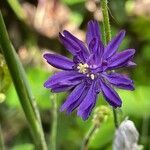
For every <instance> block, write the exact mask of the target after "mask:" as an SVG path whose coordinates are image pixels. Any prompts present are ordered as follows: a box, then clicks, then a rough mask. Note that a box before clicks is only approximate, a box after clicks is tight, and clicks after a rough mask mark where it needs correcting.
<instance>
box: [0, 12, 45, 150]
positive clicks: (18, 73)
mask: <svg viewBox="0 0 150 150" xmlns="http://www.w3.org/2000/svg"><path fill="white" fill-rule="evenodd" d="M0 47H1V49H2V53H3V55H4V58H5V60H6V63H7V65H8V69H9V71H10V74H11V77H12V80H13V83H14V85H15V88H16V91H17V94H18V96H19V100H20V103H21V106H22V108H23V111H24V113H25V116H26V119H27V121H28V123H29V126H30V129H31V133H32V136H33V139H34V142H35V145H36V150H47V146H46V142H45V138H44V133H43V129H42V125H41V119H40V115H39V111H38V108H37V106H36V102H35V98H34V96H33V94H32V91H31V89H30V86H29V84H28V81H27V77H26V74H25V70H24V68H23V66H22V64H21V62H20V60H19V58H18V55H17V53H16V51H15V49H14V47H13V46H12V44H11V42H10V40H9V37H8V33H7V30H6V27H5V24H4V20H3V17H2V14H1V11H0Z"/></svg>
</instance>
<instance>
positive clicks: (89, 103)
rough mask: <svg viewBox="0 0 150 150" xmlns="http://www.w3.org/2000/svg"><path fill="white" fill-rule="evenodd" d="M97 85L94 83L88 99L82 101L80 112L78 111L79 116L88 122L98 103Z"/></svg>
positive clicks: (87, 96)
mask: <svg viewBox="0 0 150 150" xmlns="http://www.w3.org/2000/svg"><path fill="white" fill-rule="evenodd" d="M94 86H95V84H94V83H93V84H92V85H91V87H90V89H89V91H88V93H87V95H86V97H85V98H84V100H83V101H82V103H81V104H80V106H79V108H78V110H77V115H78V116H81V117H82V118H83V120H86V119H87V118H88V117H89V115H90V113H91V111H92V109H93V107H94V106H95V103H96V99H97V95H98V94H97V92H96V91H95V87H94Z"/></svg>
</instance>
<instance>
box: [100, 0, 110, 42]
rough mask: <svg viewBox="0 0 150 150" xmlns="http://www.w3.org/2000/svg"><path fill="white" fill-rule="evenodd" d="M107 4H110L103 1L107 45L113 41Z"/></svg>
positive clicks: (105, 0)
mask: <svg viewBox="0 0 150 150" xmlns="http://www.w3.org/2000/svg"><path fill="white" fill-rule="evenodd" d="M107 3H108V2H107V0H101V7H102V13H103V28H104V41H105V44H107V43H108V42H109V41H110V40H111V29H110V23H109V14H108V6H107Z"/></svg>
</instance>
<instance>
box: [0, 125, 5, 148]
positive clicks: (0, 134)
mask: <svg viewBox="0 0 150 150" xmlns="http://www.w3.org/2000/svg"><path fill="white" fill-rule="evenodd" d="M4 149H5V148H4V141H3V136H2V129H1V125H0V150H4Z"/></svg>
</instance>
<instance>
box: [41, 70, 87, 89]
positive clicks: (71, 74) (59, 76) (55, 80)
mask: <svg viewBox="0 0 150 150" xmlns="http://www.w3.org/2000/svg"><path fill="white" fill-rule="evenodd" d="M83 77H84V75H83V74H81V73H78V72H76V71H61V72H58V73H56V74H54V75H53V76H51V77H50V78H49V79H48V80H47V81H46V82H45V83H44V87H46V88H54V87H53V86H56V85H66V84H67V85H72V84H73V83H74V82H75V83H76V82H77V81H81V80H82V79H83ZM70 82H71V84H69V83H70Z"/></svg>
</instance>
